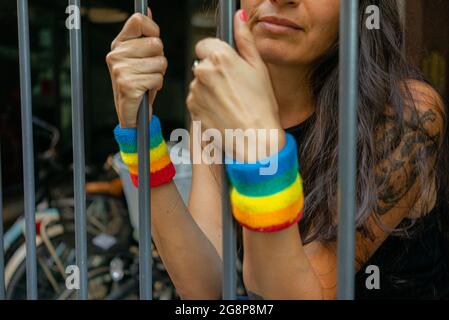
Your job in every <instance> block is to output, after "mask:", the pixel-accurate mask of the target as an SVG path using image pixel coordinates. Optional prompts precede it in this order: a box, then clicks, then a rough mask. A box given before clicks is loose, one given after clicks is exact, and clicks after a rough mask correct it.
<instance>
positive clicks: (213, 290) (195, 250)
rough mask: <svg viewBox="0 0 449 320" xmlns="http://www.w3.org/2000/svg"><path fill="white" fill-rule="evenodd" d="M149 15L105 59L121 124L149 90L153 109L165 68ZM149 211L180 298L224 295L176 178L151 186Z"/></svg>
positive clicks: (212, 252) (216, 262)
mask: <svg viewBox="0 0 449 320" xmlns="http://www.w3.org/2000/svg"><path fill="white" fill-rule="evenodd" d="M149 15H150V16H149V17H147V16H143V15H141V14H135V15H133V16H132V17H131V18H130V19H129V20H128V21H127V22H126V24H125V26H124V27H123V30H122V31H121V32H120V34H119V35H118V36H117V38H116V39H115V40H114V42H113V43H112V50H111V52H110V53H109V54H108V56H107V59H106V60H107V63H108V67H109V71H110V74H111V80H112V86H113V91H114V100H115V106H116V111H117V115H118V117H119V121H120V127H121V128H135V127H136V119H137V110H138V108H139V104H140V101H141V100H142V96H143V95H144V94H146V93H147V92H150V93H149V95H150V99H149V103H150V106H149V107H150V109H151V105H152V103H153V101H154V98H155V96H156V92H157V91H158V90H159V89H160V88H161V87H162V84H163V77H164V74H165V70H166V68H167V61H166V59H165V57H164V53H163V45H162V42H161V40H160V38H159V27H158V26H157V25H156V23H155V22H154V21H153V20H152V18H151V12H149ZM151 113H152V110H151V112H150V115H151ZM196 180H201V178H199V179H196ZM208 183H209V182H208V181H204V182H200V181H198V182H196V183H195V185H196V187H195V188H194V191H193V194H192V195H191V197H193V198H195V197H196V196H195V194H196V193H198V192H200V193H201V194H204V193H205V192H206V193H207V192H208V191H204V190H209V188H210V186H209V185H208ZM195 209H196V208H195ZM151 210H152V234H153V240H154V242H155V244H156V247H157V249H158V252H159V254H160V256H161V259H162V261H163V262H164V265H165V267H166V269H167V271H168V273H169V275H170V277H171V279H172V281H173V283H174V285H175V286H176V289H177V292H178V293H179V295H180V296H181V298H183V299H218V298H220V296H221V260H220V257H219V255H218V253H217V251H216V249H215V248H214V246H213V244H212V243H211V242H210V241H209V239H208V238H207V237H206V235H205V234H204V233H203V232H202V231H201V229H200V228H199V227H198V225H197V224H196V223H195V221H194V219H193V218H192V216H191V215H190V213H189V210H188V208H187V207H186V206H185V205H184V202H183V201H182V198H181V196H180V194H179V192H178V190H177V188H176V186H175V184H174V183H173V182H170V183H167V184H164V185H161V186H158V187H156V188H152V190H151Z"/></svg>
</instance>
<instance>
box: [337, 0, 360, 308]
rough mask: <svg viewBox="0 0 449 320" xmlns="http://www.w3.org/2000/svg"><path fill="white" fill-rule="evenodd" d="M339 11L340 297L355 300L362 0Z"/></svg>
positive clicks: (345, 4)
mask: <svg viewBox="0 0 449 320" xmlns="http://www.w3.org/2000/svg"><path fill="white" fill-rule="evenodd" d="M340 10H341V12H340V62H339V66H340V71H339V72H340V73H339V75H340V98H339V105H340V111H339V142H338V143H339V158H338V159H339V160H338V210H339V211H338V212H339V214H338V283H337V285H338V287H337V297H338V299H343V300H351V299H354V276H355V274H354V272H355V268H354V261H355V211H356V191H357V190H356V174H357V171H356V170H357V166H356V164H357V105H358V71H359V69H358V54H359V36H358V28H359V0H344V1H342V2H341V9H340Z"/></svg>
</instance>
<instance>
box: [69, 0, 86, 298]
mask: <svg viewBox="0 0 449 320" xmlns="http://www.w3.org/2000/svg"><path fill="white" fill-rule="evenodd" d="M69 5H71V6H76V8H78V9H79V8H80V0H69ZM78 18H79V19H81V17H79V16H78ZM75 25H76V27H73V28H71V29H70V73H71V90H72V139H73V162H74V166H73V167H74V170H73V180H74V182H73V183H74V196H75V249H76V264H77V266H78V268H79V275H80V288H79V290H78V291H77V298H78V299H80V300H87V299H88V289H87V234H86V168H85V150H84V110H83V61H82V59H83V52H82V37H81V21H78V23H76V24H75ZM77 27H79V28H77Z"/></svg>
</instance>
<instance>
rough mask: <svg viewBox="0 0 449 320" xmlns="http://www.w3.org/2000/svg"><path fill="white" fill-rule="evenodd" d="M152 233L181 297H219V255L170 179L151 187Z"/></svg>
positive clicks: (220, 269)
mask: <svg viewBox="0 0 449 320" xmlns="http://www.w3.org/2000/svg"><path fill="white" fill-rule="evenodd" d="M151 212H152V217H151V218H152V219H151V220H152V223H151V225H152V235H153V240H154V242H155V244H156V247H157V250H158V253H159V254H160V256H161V258H162V261H163V263H164V265H165V267H166V269H167V271H168V273H169V275H170V278H171V280H172V281H173V283H174V285H175V287H176V290H177V292H178V294H179V295H180V297H181V298H182V299H219V298H220V297H221V273H222V263H221V259H220V257H219V255H218V253H217V251H216V250H215V248H214V246H213V245H212V244H211V242H210V241H209V240H208V239H207V237H206V236H205V234H204V233H203V232H202V231H201V229H200V228H199V227H198V225H197V224H196V223H195V221H194V220H193V218H192V216H191V215H190V213H189V212H188V209H187V207H186V206H185V204H184V202H183V200H182V198H181V196H180V194H179V192H178V190H177V188H176V186H175V184H174V183H173V182H171V183H168V184H165V185H162V186H160V187H157V188H153V189H152V190H151Z"/></svg>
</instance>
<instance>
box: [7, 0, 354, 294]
mask: <svg viewBox="0 0 449 320" xmlns="http://www.w3.org/2000/svg"><path fill="white" fill-rule="evenodd" d="M69 4H70V5H75V6H76V7H77V8H80V1H79V0H69ZM358 6H359V4H358V0H345V1H342V3H341V22H340V100H339V104H340V115H339V122H340V123H339V128H340V131H339V145H340V148H339V169H338V170H339V171H338V174H339V177H338V181H339V182H338V183H339V188H338V190H339V197H338V199H339V203H338V207H339V231H338V289H337V295H338V298H339V299H353V298H354V258H355V222H354V217H355V209H356V207H355V206H356V197H355V195H356V188H355V187H356V139H357V103H358V97H357V94H358V90H357V88H358ZM135 9H136V12H141V13H142V14H146V11H147V1H146V0H135ZM235 10H236V1H235V0H221V1H220V13H221V16H220V30H221V37H222V39H223V40H225V41H227V42H228V43H229V44H231V45H234V40H233V16H234V13H235ZM17 16H18V35H19V59H20V88H21V110H22V140H23V143H22V144H23V167H24V195H25V197H24V202H25V217H26V223H25V227H26V250H27V257H26V272H27V273H26V276H27V277H26V278H27V298H28V299H37V297H38V291H37V266H36V264H37V263H36V229H35V191H34V157H33V132H32V101H31V73H30V48H29V25H28V24H29V22H28V21H29V20H28V1H27V0H17ZM81 40H82V37H81V29H77V28H73V29H71V30H70V56H71V85H72V125H73V128H72V129H73V154H74V155H73V156H74V187H75V237H76V260H77V265H78V267H79V270H80V284H81V288H80V290H79V292H78V298H79V299H87V298H88V290H87V287H88V283H87V242H86V197H85V152H84V119H83V81H82V80H83V79H82V75H83V73H82V45H81ZM148 119H149V110H148V97H147V95H145V96H144V98H143V100H142V103H141V106H140V109H139V115H138V154H139V155H138V156H139V169H138V170H139V271H140V275H139V276H140V298H141V299H144V300H151V298H152V256H151V211H150V209H151V198H150V170H149V169H150V165H149V163H150V155H149V139H150V137H149V130H148ZM0 170H1V159H0ZM222 176H223V194H222V209H223V299H225V300H230V299H235V298H236V285H237V283H236V243H235V241H236V237H235V222H234V220H233V218H232V214H231V212H230V203H229V193H228V186H229V183H228V181H227V176H226V173H225V171H223V174H222ZM1 191H2V190H1V171H0V218H2V215H1V214H2V198H1V197H2V194H1ZM2 233H3V230H2V221H0V238H1V239H0V248H1V249H2V252H1V253H3V243H2V238H3V234H2ZM3 264H4V261H3V254H0V273H1V274H0V291H1V292H0V298H4V281H3V272H4V265H3Z"/></svg>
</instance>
